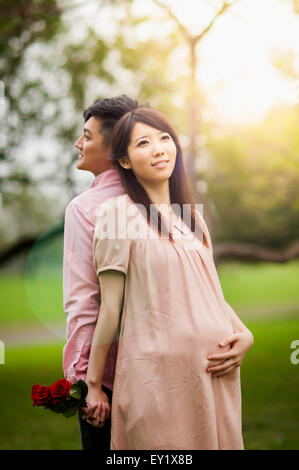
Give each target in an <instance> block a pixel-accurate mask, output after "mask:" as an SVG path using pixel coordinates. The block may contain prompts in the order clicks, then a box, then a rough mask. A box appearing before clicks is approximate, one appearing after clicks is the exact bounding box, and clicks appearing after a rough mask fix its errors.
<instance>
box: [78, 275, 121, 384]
mask: <svg viewBox="0 0 299 470" xmlns="http://www.w3.org/2000/svg"><path fill="white" fill-rule="evenodd" d="M99 281H100V289H101V308H100V313H99V317H98V321H97V325H96V327H95V330H94V335H93V340H92V344H91V349H90V356H89V362H88V369H87V376H86V382H87V383H88V384H89V385H91V386H93V387H99V388H100V387H101V384H102V379H103V374H104V368H105V363H106V359H107V355H108V352H109V349H110V346H111V344H112V343H113V340H114V337H115V334H116V331H117V328H118V325H119V319H120V313H121V309H122V303H123V294H124V285H125V275H124V273H122V272H120V271H116V270H113V271H112V270H107V271H104V272H102V273H100V274H99Z"/></svg>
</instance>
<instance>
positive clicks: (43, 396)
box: [34, 385, 52, 406]
mask: <svg viewBox="0 0 299 470" xmlns="http://www.w3.org/2000/svg"><path fill="white" fill-rule="evenodd" d="M34 397H35V400H36V404H37V405H40V406H41V405H43V406H45V405H50V403H51V400H52V396H51V391H50V387H48V386H46V385H41V386H39V388H38V389H36V390H35V394H34Z"/></svg>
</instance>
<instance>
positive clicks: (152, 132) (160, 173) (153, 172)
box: [119, 122, 177, 185]
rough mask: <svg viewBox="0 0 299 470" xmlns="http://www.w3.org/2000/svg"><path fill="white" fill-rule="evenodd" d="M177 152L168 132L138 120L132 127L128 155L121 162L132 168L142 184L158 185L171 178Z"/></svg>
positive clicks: (125, 166) (123, 165) (124, 165)
mask: <svg viewBox="0 0 299 470" xmlns="http://www.w3.org/2000/svg"><path fill="white" fill-rule="evenodd" d="M176 154H177V149H176V146H175V143H174V141H173V140H172V137H171V136H170V134H168V132H164V131H161V130H159V129H155V128H154V127H151V126H148V125H147V124H144V123H142V122H137V123H136V124H135V125H134V127H133V129H132V133H131V139H130V143H129V146H128V155H127V156H126V157H123V158H122V159H121V160H120V161H119V163H120V164H121V166H122V167H123V168H131V169H132V170H133V172H134V174H135V176H136V178H137V179H138V181H139V182H140V183H141V184H142V183H143V182H144V183H147V184H154V185H156V184H157V183H162V182H163V181H165V180H167V179H169V178H170V176H171V174H172V172H173V169H174V166H175V161H176Z"/></svg>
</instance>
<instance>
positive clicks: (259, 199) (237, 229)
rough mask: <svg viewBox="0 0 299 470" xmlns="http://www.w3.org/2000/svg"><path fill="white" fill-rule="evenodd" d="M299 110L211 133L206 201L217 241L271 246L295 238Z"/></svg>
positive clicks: (298, 194) (285, 110)
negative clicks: (211, 205)
mask: <svg viewBox="0 0 299 470" xmlns="http://www.w3.org/2000/svg"><path fill="white" fill-rule="evenodd" d="M298 126H299V106H293V107H289V108H277V109H276V110H272V111H271V112H269V114H268V116H267V118H266V119H265V121H264V122H263V123H262V124H260V125H259V126H251V127H246V129H243V130H242V129H239V130H238V129H234V130H233V132H231V133H229V131H228V132H227V133H226V134H225V135H223V136H222V137H218V138H217V137H215V135H214V136H213V135H212V134H211V135H210V138H209V142H208V145H207V146H208V150H209V152H210V154H209V155H210V161H209V170H208V171H207V173H206V180H207V181H208V185H209V191H208V194H209V197H210V198H211V199H212V201H213V203H214V205H215V209H216V213H217V216H218V228H217V233H219V237H218V238H217V239H218V240H219V241H220V240H227V239H230V240H238V241H244V242H245V241H246V242H251V243H257V244H261V245H267V246H270V247H277V248H280V247H283V246H288V245H289V244H291V243H292V242H293V241H295V240H296V239H298V236H299V134H298V132H297V129H298Z"/></svg>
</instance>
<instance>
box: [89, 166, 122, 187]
mask: <svg viewBox="0 0 299 470" xmlns="http://www.w3.org/2000/svg"><path fill="white" fill-rule="evenodd" d="M119 179H120V178H119V175H118V171H117V170H116V169H115V168H111V169H109V170H106V171H103V173H100V174H99V175H97V176H96V177H95V179H94V180H93V182H92V185H91V187H92V188H94V187H95V186H98V185H99V184H101V185H102V184H107V183H112V182H114V181H115V182H116V181H118V180H119Z"/></svg>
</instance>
